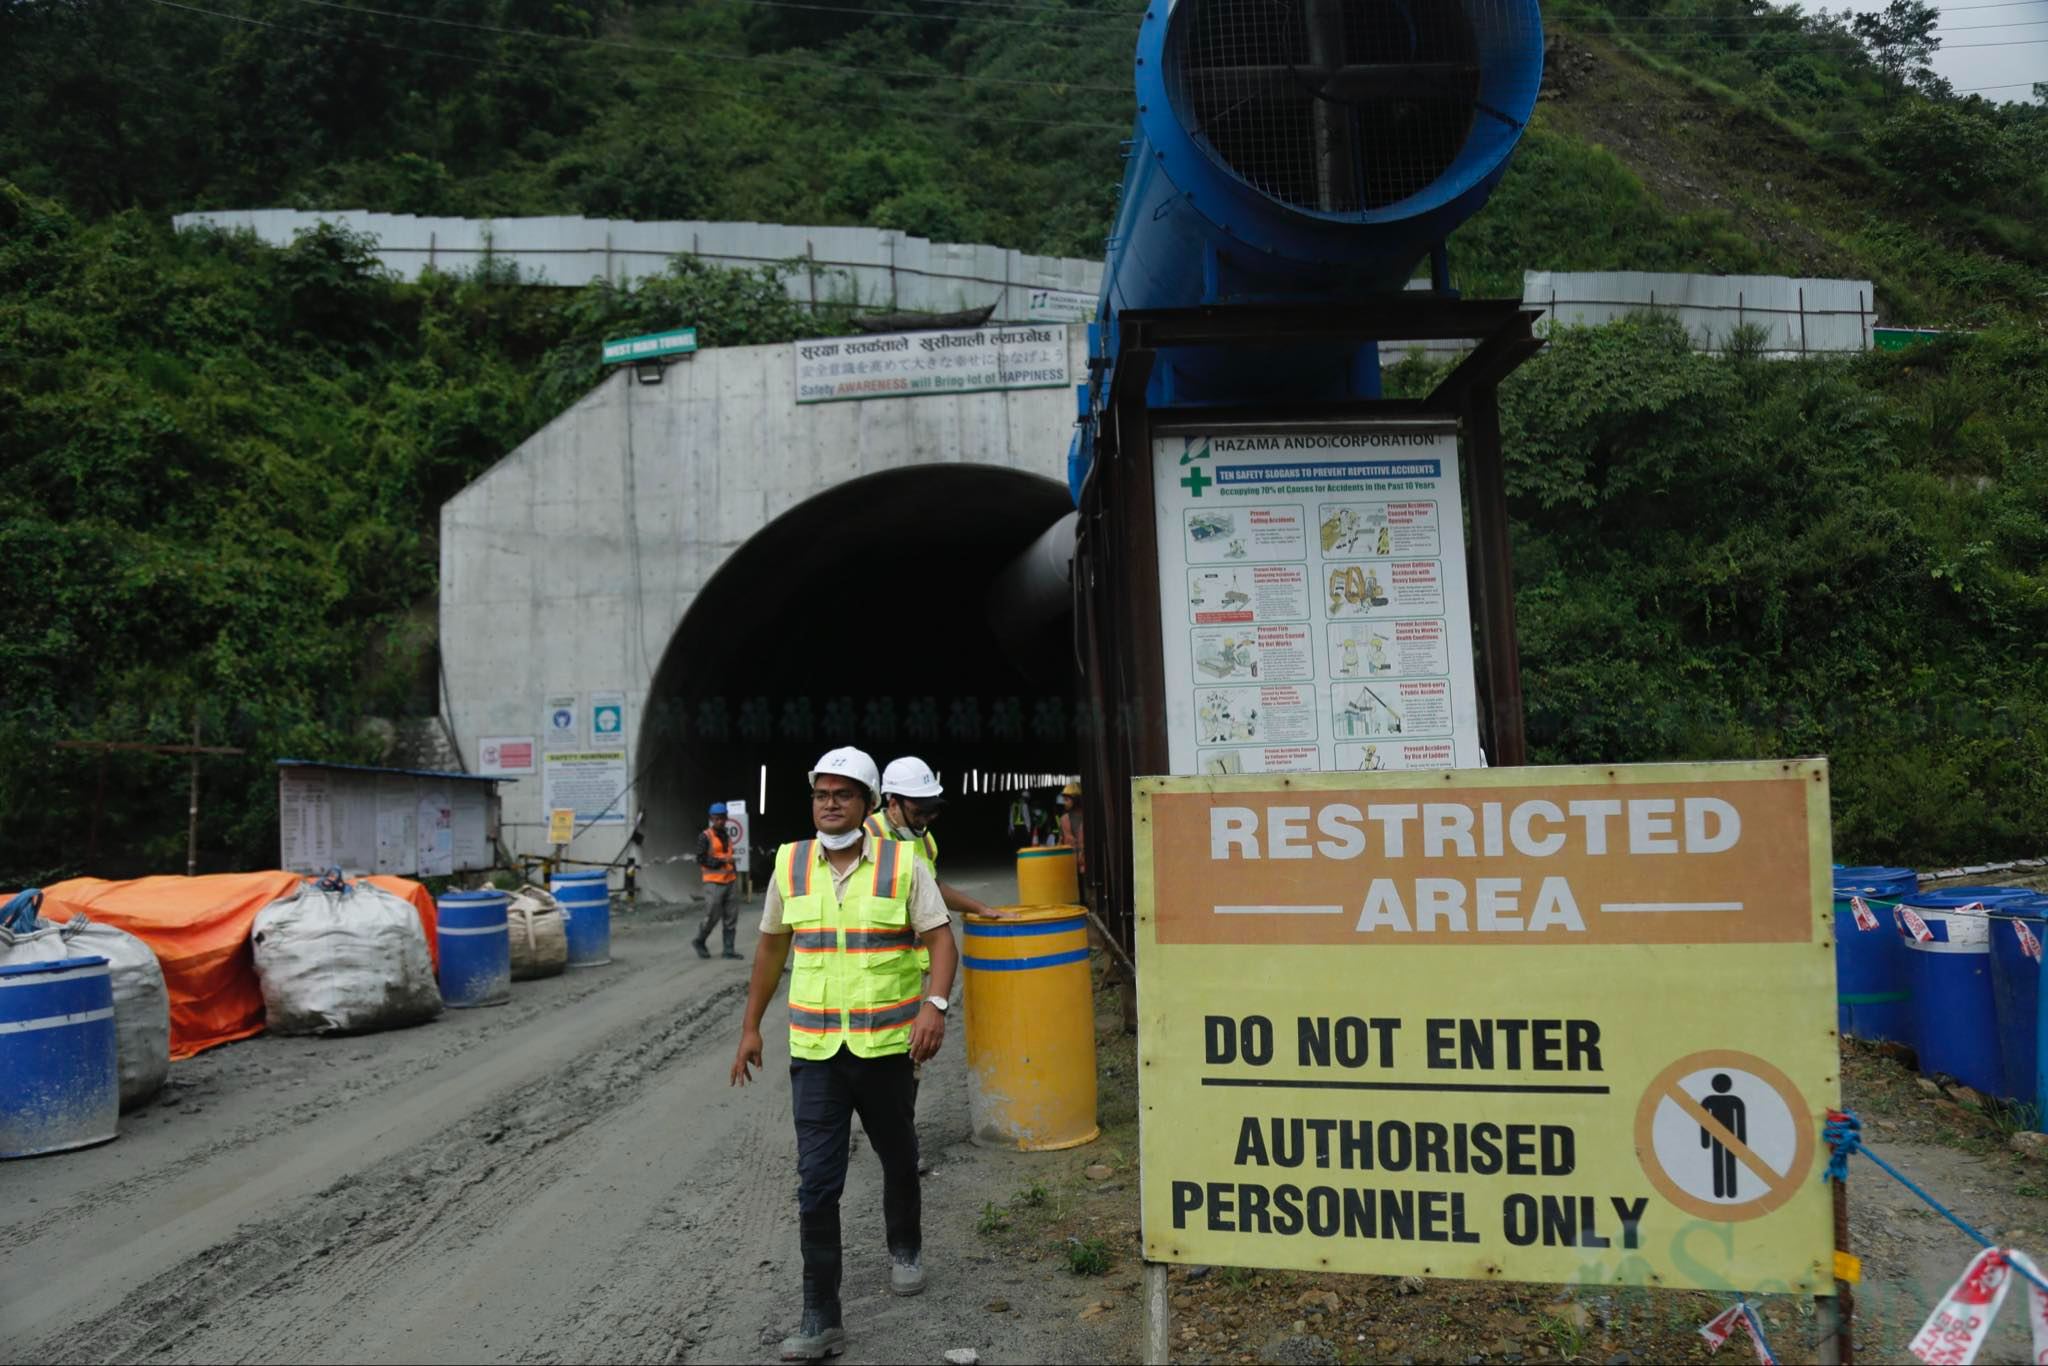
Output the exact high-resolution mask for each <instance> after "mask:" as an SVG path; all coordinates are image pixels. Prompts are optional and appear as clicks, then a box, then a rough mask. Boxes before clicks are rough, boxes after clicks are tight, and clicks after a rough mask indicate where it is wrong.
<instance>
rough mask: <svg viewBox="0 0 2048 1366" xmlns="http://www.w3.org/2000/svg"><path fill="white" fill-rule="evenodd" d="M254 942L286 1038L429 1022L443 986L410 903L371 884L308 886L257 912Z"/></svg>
mask: <svg viewBox="0 0 2048 1366" xmlns="http://www.w3.org/2000/svg"><path fill="white" fill-rule="evenodd" d="M249 943H250V945H251V947H252V948H253V949H254V950H255V954H256V976H257V979H258V980H259V981H260V982H261V983H262V984H263V1009H264V1013H265V1015H266V1016H267V1017H268V1024H269V1027H270V1029H272V1030H273V1031H275V1032H276V1033H279V1034H361V1033H367V1032H369V1031H371V1030H377V1029H396V1028H399V1027H401V1026H404V1025H413V1024H424V1023H426V1022H427V1021H428V1020H431V1019H433V1018H434V1017H435V1016H436V1015H439V1014H440V1013H441V989H440V988H439V987H438V986H436V985H435V984H434V963H433V959H432V958H431V957H430V956H429V955H428V953H427V937H426V934H425V932H424V931H422V930H421V929H420V919H419V913H418V912H417V911H415V910H414V909H413V906H412V903H411V902H409V901H406V900H405V899H403V898H402V897H397V896H394V895H392V894H391V893H390V892H387V891H384V890H383V889H381V888H378V887H373V886H371V885H370V884H369V883H367V882H352V883H349V884H347V885H346V886H342V887H338V888H337V887H333V886H323V885H322V884H320V883H313V882H308V883H304V884H302V885H301V886H300V888H299V890H298V891H297V892H295V893H293V894H292V895H291V896H287V897H281V898H279V899H278V900H276V901H273V902H271V903H270V904H269V905H268V906H265V907H264V908H263V909H262V910H261V911H258V912H257V913H256V923H255V924H254V925H253V926H252V927H251V928H250V932H249Z"/></svg>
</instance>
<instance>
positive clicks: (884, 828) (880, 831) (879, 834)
mask: <svg viewBox="0 0 2048 1366" xmlns="http://www.w3.org/2000/svg"><path fill="white" fill-rule="evenodd" d="M861 828H862V829H863V830H866V831H867V832H868V833H869V834H870V835H873V836H874V837H875V838H876V839H878V840H888V839H894V838H896V837H895V835H893V834H891V833H890V831H889V826H888V823H887V822H886V821H884V820H883V819H882V814H881V813H880V812H879V811H878V812H876V813H875V814H874V815H872V816H869V817H868V819H867V824H865V825H863V826H862V827H861Z"/></svg>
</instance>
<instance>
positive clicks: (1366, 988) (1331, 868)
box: [1133, 760, 1839, 1294]
mask: <svg viewBox="0 0 2048 1366" xmlns="http://www.w3.org/2000/svg"><path fill="white" fill-rule="evenodd" d="M1133 789H1134V792H1133V795H1134V804H1135V811H1134V815H1135V819H1136V831H1137V862H1136V871H1137V890H1138V896H1137V906H1138V927H1137V943H1138V969H1139V975H1138V981H1139V1001H1138V1006H1139V1016H1140V1021H1141V1023H1140V1028H1139V1031H1138V1039H1139V1060H1140V1066H1139V1068H1138V1075H1139V1114H1140V1146H1141V1150H1142V1166H1143V1173H1144V1174H1143V1181H1142V1185H1143V1206H1144V1242H1145V1256H1146V1257H1148V1258H1151V1259H1154V1260H1158V1261H1168V1262H1198V1263H1206V1264H1210V1265H1223V1266H1259V1267H1279V1268H1289V1269H1296V1270H1306V1271H1342V1272H1356V1273H1370V1274H1377V1275H1420V1276H1431V1277H1451V1278H1465V1279H1484V1280H1525V1281H1545V1282H1579V1283H1583V1284H1609V1285H1612V1284H1634V1285H1644V1286H1658V1287H1665V1288H1686V1287H1692V1288H1701V1289H1712V1290H1723V1291H1725V1290H1741V1291H1750V1292H1771V1291H1775V1292H1806V1293H1821V1294H1825V1293H1831V1285H1832V1280H1833V1261H1832V1259H1833V1248H1834V1238H1833V1224H1832V1215H1831V1207H1830V1204H1829V1196H1828V1191H1827V1187H1826V1184H1825V1183H1824V1182H1823V1181H1822V1180H1821V1179H1820V1177H1821V1171H1822V1168H1823V1167H1824V1166H1825V1164H1826V1149H1825V1147H1824V1145H1822V1144H1821V1142H1820V1130H1821V1126H1822V1123H1823V1121H1824V1119H1825V1115H1826V1112H1827V1110H1828V1109H1829V1108H1831V1107H1834V1106H1837V1105H1838V1104H1839V1099H1838V1097H1839V1083H1838V1073H1837V1070H1836V1040H1835V1036H1834V1033H1833V1029H1834V1015H1835V1006H1834V1000H1835V985H1834V950H1833V945H1832V929H1833V911H1832V901H1831V899H1830V898H1831V891H1830V886H1831V882H1830V870H1829V860H1830V854H1829V837H1828V780H1827V764H1826V761H1825V760H1801V761H1788V762H1779V761H1770V762H1744V763H1726V764H1670V765H1662V764H1660V765H1640V766H1599V767H1575V768H1521V769H1482V770H1475V771H1450V772H1441V773H1380V774H1334V773H1329V774H1295V775H1283V776H1267V777H1249V776H1246V777H1232V778H1140V779H1138V780H1137V781H1136V782H1135V783H1134V784H1133Z"/></svg>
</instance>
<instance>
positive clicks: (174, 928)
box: [42, 872, 299, 1058]
mask: <svg viewBox="0 0 2048 1366" xmlns="http://www.w3.org/2000/svg"><path fill="white" fill-rule="evenodd" d="M298 887H299V877H298V875H297V874H296V873H276V872H272V873H218V874H212V875H209V876H206V877H145V878H137V879H135V880H134V881H132V882H108V881H107V880H105V879H104V878H96V877H81V878H73V879H71V880H70V881H69V882H59V883H57V884H56V885H54V886H50V887H45V888H43V910H42V917H43V919H45V920H52V921H59V922H62V921H66V920H69V919H71V917H72V916H73V915H75V914H77V913H78V912H80V911H83V912H85V913H86V914H87V915H88V916H90V917H92V918H93V919H94V920H97V921H99V922H100V923H101V924H103V925H112V926H114V927H116V928H117V929H123V930H126V931H128V933H130V934H132V935H134V936H135V937H136V938H137V939H140V940H141V941H142V942H143V943H145V944H147V945H149V947H150V948H151V949H152V950H154V951H155V953H156V956H157V961H158V962H159V963H161V964H163V969H164V986H165V987H166V988H168V989H169V992H170V998H171V1056H172V1057H173V1058H189V1057H191V1056H192V1055H193V1054H194V1053H198V1052H200V1051H202V1050H204V1049H208V1048H212V1047H214V1046H215V1045H217V1044H224V1043H231V1042H233V1041H234V1040H236V1039H246V1038H248V1037H249V1036H250V1035H252V1034H260V1033H262V1032H263V989H262V988H261V987H260V986H259V985H258V984H257V981H256V960H255V958H254V957H252V956H251V954H250V951H249V925H250V922H251V921H253V920H255V919H256V913H257V912H258V911H260V910H262V909H263V908H264V907H265V906H268V905H269V904H270V903H271V902H273V901H275V900H277V899H278V898H279V897H282V896H290V895H291V894H292V893H293V892H295V891H297V890H298Z"/></svg>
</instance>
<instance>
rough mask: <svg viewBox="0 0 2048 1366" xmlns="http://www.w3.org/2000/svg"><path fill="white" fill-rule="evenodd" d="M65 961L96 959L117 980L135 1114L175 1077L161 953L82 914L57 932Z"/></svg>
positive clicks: (118, 1017) (120, 1046) (117, 1032)
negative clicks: (158, 956)
mask: <svg viewBox="0 0 2048 1366" xmlns="http://www.w3.org/2000/svg"><path fill="white" fill-rule="evenodd" d="M58 932H59V933H60V934H61V935H62V936H63V938H64V942H65V944H66V945H68V946H69V948H68V951H67V953H66V954H65V956H66V957H70V958H84V957H86V956H88V955H92V954H96V955H98V956H99V957H101V958H104V959H106V960H107V963H108V965H109V966H110V967H111V968H112V970H113V978H114V1041H115V1044H116V1046H117V1050H118V1051H119V1053H120V1057H121V1108H122V1109H123V1110H133V1109H134V1108H135V1107H136V1106H138V1105H140V1104H142V1103H143V1102H144V1101H146V1100H148V1099H149V1098H150V1097H151V1096H153V1095H155V1094H156V1093H157V1092H158V1091H160V1090H162V1089H163V1084H164V1081H165V1079H166V1078H168V1077H169V1076H170V1075H171V995H170V993H169V992H168V991H166V990H165V989H164V969H163V964H161V963H159V962H157V961H156V951H155V950H154V949H152V948H150V947H149V945H147V944H145V943H143V942H142V941H141V940H140V939H137V938H136V937H135V936H134V935H132V934H130V933H128V931H126V930H122V929H116V928H115V927H114V926H112V925H101V924H97V923H95V922H94V921H91V920H88V919H87V918H86V916H85V913H84V912H83V911H80V912H78V913H77V914H75V915H73V916H72V917H71V919H70V921H69V922H67V923H66V924H64V925H61V926H59V927H58Z"/></svg>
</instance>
